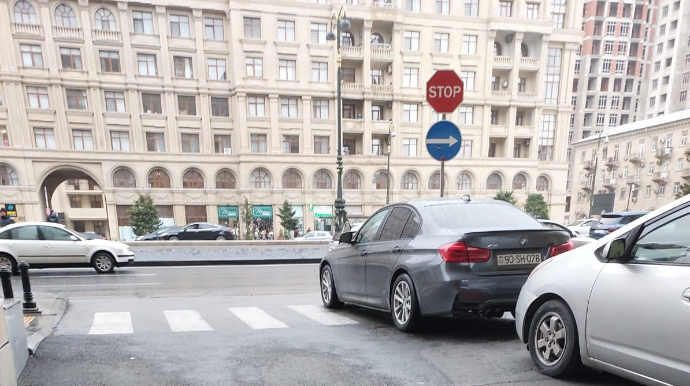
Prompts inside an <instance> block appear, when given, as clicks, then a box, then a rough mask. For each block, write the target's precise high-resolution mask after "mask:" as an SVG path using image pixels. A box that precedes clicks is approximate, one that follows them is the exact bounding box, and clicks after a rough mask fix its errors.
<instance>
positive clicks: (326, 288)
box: [321, 269, 332, 303]
mask: <svg viewBox="0 0 690 386" xmlns="http://www.w3.org/2000/svg"><path fill="white" fill-rule="evenodd" d="M331 284H332V283H331V274H330V272H329V271H328V270H326V269H324V270H323V275H322V276H321V296H322V297H323V301H324V302H325V303H330V302H331Z"/></svg>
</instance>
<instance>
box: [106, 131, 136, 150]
mask: <svg viewBox="0 0 690 386" xmlns="http://www.w3.org/2000/svg"><path fill="white" fill-rule="evenodd" d="M110 146H111V147H112V149H113V151H130V150H131V149H130V147H129V132H127V131H111V132H110Z"/></svg>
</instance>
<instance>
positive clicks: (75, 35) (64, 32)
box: [53, 27, 84, 40]
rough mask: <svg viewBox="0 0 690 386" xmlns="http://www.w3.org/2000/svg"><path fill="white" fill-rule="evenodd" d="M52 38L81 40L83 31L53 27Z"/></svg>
mask: <svg viewBox="0 0 690 386" xmlns="http://www.w3.org/2000/svg"><path fill="white" fill-rule="evenodd" d="M53 36H54V37H55V38H58V39H74V40H83V39H84V30H82V29H81V28H69V27H53Z"/></svg>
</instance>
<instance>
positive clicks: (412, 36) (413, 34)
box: [403, 31, 419, 51]
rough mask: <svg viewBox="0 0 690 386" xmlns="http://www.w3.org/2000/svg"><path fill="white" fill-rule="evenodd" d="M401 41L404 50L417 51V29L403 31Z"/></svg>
mask: <svg viewBox="0 0 690 386" xmlns="http://www.w3.org/2000/svg"><path fill="white" fill-rule="evenodd" d="M403 43H404V48H403V49H404V50H405V51H419V31H405V33H404V39H403Z"/></svg>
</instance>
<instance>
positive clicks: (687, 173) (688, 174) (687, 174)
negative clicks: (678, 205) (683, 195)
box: [680, 169, 690, 180]
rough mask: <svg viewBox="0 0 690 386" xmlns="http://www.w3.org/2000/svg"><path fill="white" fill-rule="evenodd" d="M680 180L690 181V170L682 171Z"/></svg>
mask: <svg viewBox="0 0 690 386" xmlns="http://www.w3.org/2000/svg"><path fill="white" fill-rule="evenodd" d="M680 178H682V179H684V180H690V169H683V170H681V171H680Z"/></svg>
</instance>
